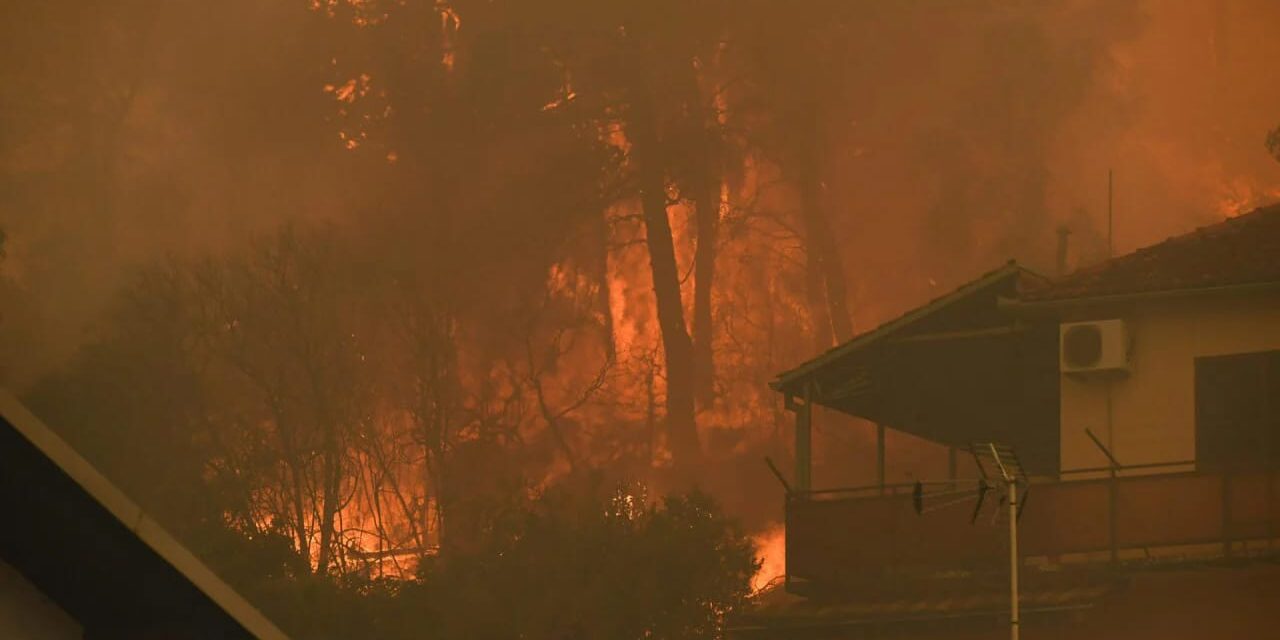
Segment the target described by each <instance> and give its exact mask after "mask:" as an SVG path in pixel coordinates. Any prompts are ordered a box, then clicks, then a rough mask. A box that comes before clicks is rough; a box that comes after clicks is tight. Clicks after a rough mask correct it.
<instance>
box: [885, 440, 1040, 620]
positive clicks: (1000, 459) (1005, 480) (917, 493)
mask: <svg viewBox="0 0 1280 640" xmlns="http://www.w3.org/2000/svg"><path fill="white" fill-rule="evenodd" d="M969 451H970V453H972V454H973V460H974V462H975V463H977V466H978V473H979V474H981V477H980V478H979V479H978V484H977V487H976V488H974V489H956V488H955V486H956V482H955V480H951V481H949V482H928V483H925V482H916V486H915V490H914V491H913V492H912V496H911V501H912V504H913V506H914V507H915V510H916V513H917V514H924V513H927V512H929V511H934V510H937V509H942V508H945V507H949V506H952V505H955V504H959V503H961V502H966V501H968V500H973V499H976V500H977V502H976V504H974V507H973V517H972V518H971V519H970V522H977V520H978V514H979V513H980V512H981V511H982V504H983V502H984V501H985V499H986V496H987V493H988V492H990V491H991V490H992V489H994V488H995V485H996V484H1003V485H1004V487H1005V489H1006V490H1007V491H1008V495H1007V498H1006V500H1005V502H1007V503H1008V507H1009V512H1008V516H1009V637H1010V638H1012V639H1013V640H1018V621H1019V617H1018V517H1019V516H1021V515H1022V508H1023V506H1025V505H1026V503H1027V475H1026V472H1024V471H1023V470H1022V463H1020V462H1019V461H1018V456H1017V454H1016V453H1014V451H1013V447H1010V446H1007V445H1002V444H998V443H995V442H981V443H974V444H971V445H969ZM925 485H949V486H950V487H952V488H951V489H950V490H948V491H939V492H935V493H930V494H928V495H927V496H926V494H925ZM1019 486H1021V487H1022V498H1021V499H1019V497H1018V487H1019ZM926 497H929V498H944V497H945V498H947V499H946V500H944V501H942V502H940V503H938V504H933V505H929V506H925V498H926ZM998 515H999V511H997V512H996V516H998Z"/></svg>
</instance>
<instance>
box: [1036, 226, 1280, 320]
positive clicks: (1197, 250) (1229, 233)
mask: <svg viewBox="0 0 1280 640" xmlns="http://www.w3.org/2000/svg"><path fill="white" fill-rule="evenodd" d="M1273 283H1280V203H1278V204H1273V205H1270V206H1266V207H1261V208H1259V209H1255V210H1253V211H1252V212H1250V213H1246V214H1243V215H1240V216H1237V217H1234V218H1229V219H1227V220H1224V221H1222V222H1219V223H1217V224H1212V225H1209V226H1205V227H1201V228H1199V229H1196V230H1195V231H1192V232H1190V233H1185V234H1183V235H1180V236H1174V237H1172V238H1169V239H1168V240H1165V241H1164V242H1161V243H1159V244H1155V245H1152V246H1149V247H1145V248H1143V249H1139V250H1137V251H1134V252H1133V253H1129V254H1126V255H1123V256H1119V257H1116V258H1112V259H1110V260H1107V261H1105V262H1102V263H1099V264H1097V265H1094V266H1091V267H1086V268H1084V269H1081V270H1079V271H1076V272H1075V273H1072V274H1069V275H1067V276H1065V277H1063V278H1059V279H1057V280H1055V281H1054V282H1053V283H1052V284H1050V285H1048V286H1046V287H1043V288H1038V289H1035V290H1031V291H1027V292H1025V293H1023V294H1022V295H1021V296H1019V298H1020V300H1019V302H1022V303H1035V302H1047V301H1057V300H1071V299H1079V298H1098V297H1110V296H1127V295H1133V294H1149V293H1163V292H1171V291H1187V290H1199V289H1216V288H1222V287H1236V286H1247V285H1261V284H1273Z"/></svg>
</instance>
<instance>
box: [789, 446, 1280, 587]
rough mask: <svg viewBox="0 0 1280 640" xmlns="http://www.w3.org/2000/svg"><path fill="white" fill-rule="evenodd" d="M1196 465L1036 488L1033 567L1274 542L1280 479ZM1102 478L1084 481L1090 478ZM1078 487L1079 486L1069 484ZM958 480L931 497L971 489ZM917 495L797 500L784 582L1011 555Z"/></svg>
mask: <svg viewBox="0 0 1280 640" xmlns="http://www.w3.org/2000/svg"><path fill="white" fill-rule="evenodd" d="M1188 469H1194V462H1193V461H1174V462H1159V463H1144V464H1134V465H1118V464H1112V465H1109V466H1105V467H1093V468H1080V469H1072V470H1068V471H1064V472H1062V473H1060V474H1058V476H1057V477H1055V478H1034V477H1033V478H1032V479H1031V483H1030V488H1029V492H1028V498H1027V502H1028V506H1027V508H1026V510H1025V512H1024V513H1023V515H1022V519H1021V521H1020V525H1019V528H1020V535H1019V537H1020V543H1019V544H1020V547H1021V548H1022V550H1023V553H1024V558H1025V557H1028V556H1034V557H1043V558H1046V559H1049V560H1058V559H1061V558H1064V557H1068V556H1090V557H1097V556H1098V554H1101V557H1099V558H1098V559H1107V558H1109V560H1110V561H1111V562H1112V563H1119V562H1120V561H1121V560H1122V555H1124V554H1125V553H1127V552H1129V551H1131V550H1133V551H1136V552H1137V553H1138V555H1140V556H1145V555H1148V554H1150V553H1151V551H1152V550H1158V549H1169V548H1178V547H1187V546H1191V545H1201V546H1204V545H1209V546H1216V548H1218V549H1219V552H1218V553H1219V555H1221V556H1226V557H1229V556H1231V555H1232V553H1233V551H1234V550H1235V548H1236V547H1237V546H1239V543H1240V542H1242V541H1253V540H1259V541H1267V543H1268V544H1270V541H1272V540H1274V539H1275V538H1276V531H1277V525H1278V524H1280V504H1277V502H1278V501H1277V493H1278V492H1280V472H1278V470H1257V471H1246V472H1237V473H1231V474H1222V473H1205V472H1197V471H1192V470H1188ZM1090 475H1093V476H1097V477H1092V478H1090V477H1087V476H1090ZM1073 478H1074V479H1073ZM970 482H976V480H967V479H956V480H954V481H952V480H946V481H941V482H930V483H922V484H924V485H925V486H930V485H937V486H946V485H953V484H954V485H964V484H967V483H970ZM915 486H916V483H914V482H908V483H894V484H885V485H883V486H882V485H878V484H877V485H869V486H859V487H836V488H828V489H817V490H812V491H806V492H795V491H792V492H789V493H788V497H787V506H786V510H787V514H786V519H787V523H786V524H787V538H786V552H787V573H788V576H790V577H798V578H802V579H805V580H808V581H810V582H813V583H822V582H827V583H841V582H847V581H849V580H852V579H861V578H867V577H873V576H876V575H880V574H883V573H884V572H886V571H897V570H900V569H902V568H904V567H908V568H910V567H914V568H929V567H932V568H945V567H956V568H972V567H975V566H998V565H996V564H995V563H998V562H999V559H1000V557H1001V555H1002V549H1003V546H1002V544H1001V543H1000V542H999V536H994V535H992V532H991V528H990V526H985V525H984V523H982V522H979V523H977V524H975V525H971V524H970V522H969V520H970V514H969V512H968V510H966V509H955V510H944V511H938V512H934V513H930V514H928V515H927V516H926V517H919V516H917V515H916V513H915V511H914V509H913V507H912V503H911V493H912V491H913V490H914V488H915Z"/></svg>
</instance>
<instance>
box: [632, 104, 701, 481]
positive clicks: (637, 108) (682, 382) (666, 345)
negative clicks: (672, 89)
mask: <svg viewBox="0 0 1280 640" xmlns="http://www.w3.org/2000/svg"><path fill="white" fill-rule="evenodd" d="M627 135H628V139H629V140H630V142H631V155H630V160H631V162H632V163H633V168H634V171H635V173H636V176H637V179H638V184H639V187H640V207H641V216H642V218H643V219H644V226H645V244H646V246H647V247H648V250H649V264H650V267H651V271H652V274H653V293H654V297H655V298H656V300H657V306H658V326H659V328H660V330H661V332H662V349H663V355H664V358H665V362H666V371H667V398H666V410H667V413H666V430H667V439H668V445H669V446H670V447H671V455H672V458H673V459H674V461H675V464H676V467H677V468H680V469H683V470H685V471H690V470H692V469H693V467H694V465H695V464H696V461H697V460H698V459H699V458H700V457H701V452H702V447H701V444H700V443H699V441H698V428H697V422H696V418H695V415H694V381H695V367H694V358H693V340H692V339H691V338H690V337H689V330H688V328H687V327H686V325H685V319H684V304H683V302H682V301H681V298H680V274H679V270H678V269H677V267H676V254H675V243H674V241H673V240H672V236H671V222H670V220H669V219H668V218H667V189H666V171H665V168H664V167H665V165H664V163H663V162H662V161H661V157H660V153H659V144H660V143H659V139H658V132H657V123H656V122H655V119H654V113H653V105H652V104H651V97H650V96H649V95H648V92H647V91H645V90H643V89H641V90H638V91H634V93H633V96H632V99H631V103H630V113H629V122H628V127H627Z"/></svg>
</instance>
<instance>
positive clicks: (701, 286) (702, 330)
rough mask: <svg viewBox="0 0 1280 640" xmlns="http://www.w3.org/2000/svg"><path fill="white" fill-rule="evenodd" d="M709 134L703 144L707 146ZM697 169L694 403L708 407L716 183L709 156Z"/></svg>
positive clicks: (717, 220)
mask: <svg viewBox="0 0 1280 640" xmlns="http://www.w3.org/2000/svg"><path fill="white" fill-rule="evenodd" d="M710 138H711V134H710V133H708V135H707V144H708V145H710V144H711V139H710ZM707 155H708V156H710V157H708V158H707V159H706V161H705V162H704V163H702V164H703V166H702V167H701V168H700V169H701V170H703V171H705V172H706V173H705V174H704V175H701V176H698V184H697V186H696V187H695V192H694V197H693V200H694V215H695V217H696V224H697V231H698V245H697V248H696V250H695V252H694V256H693V260H694V271H693V359H694V373H695V375H696V379H695V382H694V384H695V393H696V395H697V400H698V402H699V403H700V404H701V405H702V406H703V407H707V406H710V405H711V403H712V401H713V400H714V395H715V389H714V385H715V362H714V359H713V354H712V349H711V343H712V339H713V337H714V334H715V332H714V330H713V329H712V326H711V325H712V317H711V291H712V286H713V282H714V281H715V275H716V238H717V236H718V232H719V227H720V183H719V180H717V178H718V175H717V172H716V171H715V169H716V167H715V166H714V164H713V163H714V161H713V160H712V158H713V157H714V155H713V154H712V153H708V154H707Z"/></svg>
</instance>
